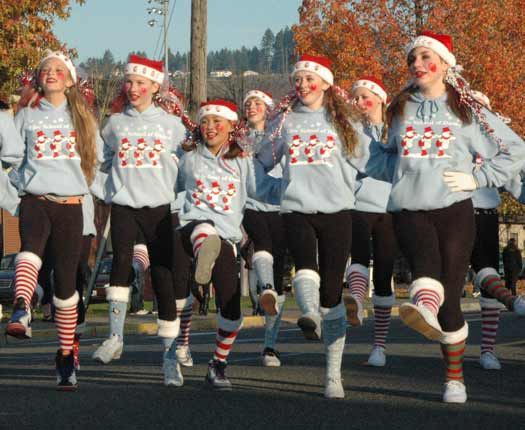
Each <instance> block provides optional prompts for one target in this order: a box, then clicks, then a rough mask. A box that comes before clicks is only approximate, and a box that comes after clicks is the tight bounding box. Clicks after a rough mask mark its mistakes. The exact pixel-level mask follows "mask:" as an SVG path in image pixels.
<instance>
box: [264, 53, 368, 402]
mask: <svg viewBox="0 0 525 430" xmlns="http://www.w3.org/2000/svg"><path fill="white" fill-rule="evenodd" d="M330 64H331V63H330V60H328V59H327V58H325V57H315V56H310V55H303V56H302V57H301V59H300V60H299V61H298V62H297V63H296V64H295V66H294V70H293V72H292V81H293V84H294V85H295V89H294V92H293V94H291V95H289V96H288V97H286V98H285V100H283V101H282V102H281V103H280V104H279V106H278V108H277V111H278V112H280V116H278V117H277V118H276V119H275V123H274V124H273V126H272V128H271V133H270V134H269V140H270V141H271V142H270V143H265V142H263V143H262V145H261V150H260V152H259V153H258V155H257V157H258V158H259V160H261V162H262V163H263V164H264V165H265V167H266V168H267V169H271V168H273V167H274V166H275V165H276V164H277V163H279V162H280V161H281V160H283V162H284V168H283V178H284V179H283V189H282V198H281V213H282V214H283V215H282V216H283V220H284V225H285V230H286V237H287V245H288V248H289V249H290V252H291V254H292V257H293V260H294V263H295V269H296V274H295V277H294V279H293V287H294V291H295V297H296V300H297V303H298V305H299V308H300V309H301V313H302V316H301V318H300V319H299V320H298V325H299V327H300V328H301V329H302V330H303V333H304V335H305V337H306V338H307V339H320V337H321V326H322V333H323V335H322V337H323V340H324V344H325V352H326V381H325V392H324V395H325V397H328V398H343V397H344V389H343V385H342V381H341V362H342V357H343V350H344V345H345V337H346V311H345V306H344V305H343V303H342V301H341V296H342V285H343V278H344V272H345V265H346V262H347V260H348V257H349V255H350V247H351V237H352V214H351V209H353V208H354V202H355V197H354V186H355V177H356V173H357V168H358V167H359V166H356V165H353V163H357V162H358V160H357V159H356V158H353V157H354V155H355V154H356V153H357V152H358V151H357V148H358V146H359V145H360V144H361V143H360V140H361V139H363V140H368V138H367V137H366V136H365V135H364V134H363V133H362V127H361V124H360V120H361V116H360V115H358V113H357V112H353V110H352V108H351V105H350V104H349V98H348V96H347V95H346V94H345V93H343V92H342V90H340V89H339V88H338V87H336V86H334V85H333V83H334V77H333V74H332V71H331V70H330ZM357 164H358V163H357ZM321 320H322V321H321Z"/></svg>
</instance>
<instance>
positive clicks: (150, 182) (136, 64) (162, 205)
mask: <svg viewBox="0 0 525 430" xmlns="http://www.w3.org/2000/svg"><path fill="white" fill-rule="evenodd" d="M125 79H126V80H125V84H124V87H123V90H122V94H121V95H120V97H119V99H117V102H118V101H120V104H119V103H115V104H114V111H118V110H121V112H117V113H114V114H113V115H111V117H110V118H109V120H108V122H107V123H106V125H105V127H104V128H103V130H102V137H103V139H104V143H105V145H104V163H103V166H102V169H101V171H102V172H104V173H106V174H108V176H109V177H108V180H107V183H106V188H105V190H106V191H107V192H106V202H107V203H111V204H112V206H111V242H112V245H113V265H112V269H111V276H110V286H109V287H108V288H107V289H106V298H107V300H108V301H109V304H110V307H109V315H110V337H109V338H108V339H107V340H106V341H104V343H103V344H102V345H101V346H100V347H99V348H98V349H97V351H95V353H94V355H93V357H94V358H95V359H97V360H99V361H101V362H103V363H108V362H110V361H111V360H112V359H115V358H119V357H120V355H121V354H122V349H123V338H122V333H123V326H124V316H125V314H126V310H127V305H128V300H129V285H130V281H131V279H132V271H133V269H132V258H133V251H134V244H135V243H136V240H137V237H138V236H139V233H141V234H142V235H143V236H144V239H145V243H146V246H147V249H148V255H149V260H150V266H151V278H152V284H153V289H154V291H155V295H156V297H157V301H158V305H159V315H158V335H159V336H160V337H161V338H162V341H163V344H164V356H163V369H164V383H165V384H166V385H181V384H182V381H181V379H180V378H181V377H182V374H181V373H180V367H179V364H178V363H177V360H176V357H175V350H174V348H175V347H174V340H175V338H176V337H177V335H178V334H179V322H180V320H179V319H177V318H176V317H177V306H176V295H177V294H180V295H182V296H183V297H186V296H187V295H188V294H187V293H188V292H187V284H185V283H182V282H178V280H177V279H175V278H174V277H173V275H172V264H173V263H172V256H173V252H174V246H176V245H177V244H176V243H174V242H173V238H172V226H173V223H172V217H171V212H170V203H171V202H172V201H174V200H175V192H174V190H175V186H176V180H177V172H178V167H177V164H178V158H177V155H176V154H177V151H179V150H180V145H181V143H182V141H183V140H184V137H185V127H184V125H183V123H182V121H181V119H180V118H179V117H177V116H175V115H170V114H169V113H168V112H167V109H166V106H164V105H162V106H159V105H158V104H157V103H156V102H155V101H154V99H156V97H157V95H158V93H159V90H160V87H161V85H162V83H163V81H164V72H163V65H162V62H159V61H153V60H149V59H147V58H143V57H139V56H137V55H130V57H129V61H128V64H127V65H126V68H125ZM124 98H125V103H123V99H124Z"/></svg>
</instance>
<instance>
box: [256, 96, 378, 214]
mask: <svg viewBox="0 0 525 430" xmlns="http://www.w3.org/2000/svg"><path fill="white" fill-rule="evenodd" d="M279 121H280V118H279V117H278V118H276V120H275V122H274V123H273V126H271V127H270V130H269V132H268V136H269V135H270V134H271V133H272V130H273V128H274V127H276V126H277V124H279ZM352 125H353V127H354V129H355V130H356V132H357V136H358V139H359V140H360V141H361V144H360V145H361V146H362V145H365V144H366V142H368V141H369V140H370V138H369V137H367V136H365V134H364V132H363V127H362V125H361V124H359V123H355V124H354V123H353V124H352ZM257 158H258V159H259V160H260V161H261V163H262V164H263V165H264V167H265V168H266V170H271V169H272V168H273V167H274V166H275V165H276V164H277V163H279V162H280V161H281V160H283V161H284V162H283V178H282V179H283V183H282V194H281V213H288V212H300V213H337V212H340V211H342V210H347V209H353V208H354V205H355V197H354V189H355V180H356V174H357V172H358V170H359V169H361V168H362V166H361V164H362V162H363V159H362V158H361V159H359V158H356V157H352V158H350V157H349V156H347V154H345V150H344V148H343V145H342V143H341V141H340V139H339V136H338V135H337V131H336V130H335V127H334V126H333V125H332V123H331V121H330V120H329V119H328V118H327V112H326V109H325V108H324V107H321V108H320V109H318V110H315V111H314V110H311V109H310V108H308V107H306V106H305V105H303V104H299V105H298V106H297V107H295V108H294V110H293V111H292V112H290V113H289V114H288V115H287V117H286V119H285V122H284V124H283V127H282V130H281V135H280V136H278V137H276V138H275V140H274V141H273V142H272V141H269V138H268V137H265V139H264V141H263V143H262V144H261V150H260V151H259V153H258V154H257Z"/></svg>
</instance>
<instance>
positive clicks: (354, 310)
mask: <svg viewBox="0 0 525 430" xmlns="http://www.w3.org/2000/svg"><path fill="white" fill-rule="evenodd" d="M344 303H345V307H346V319H347V320H348V323H349V324H350V325H351V326H352V327H360V326H362V325H363V318H364V311H363V303H361V301H360V300H357V299H356V298H355V297H354V296H352V295H350V296H346V297H344Z"/></svg>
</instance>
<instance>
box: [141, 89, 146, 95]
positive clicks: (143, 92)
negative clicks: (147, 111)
mask: <svg viewBox="0 0 525 430" xmlns="http://www.w3.org/2000/svg"><path fill="white" fill-rule="evenodd" d="M147 92H148V90H147V89H146V88H141V89H140V94H141V95H144V94H146V93H147Z"/></svg>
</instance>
